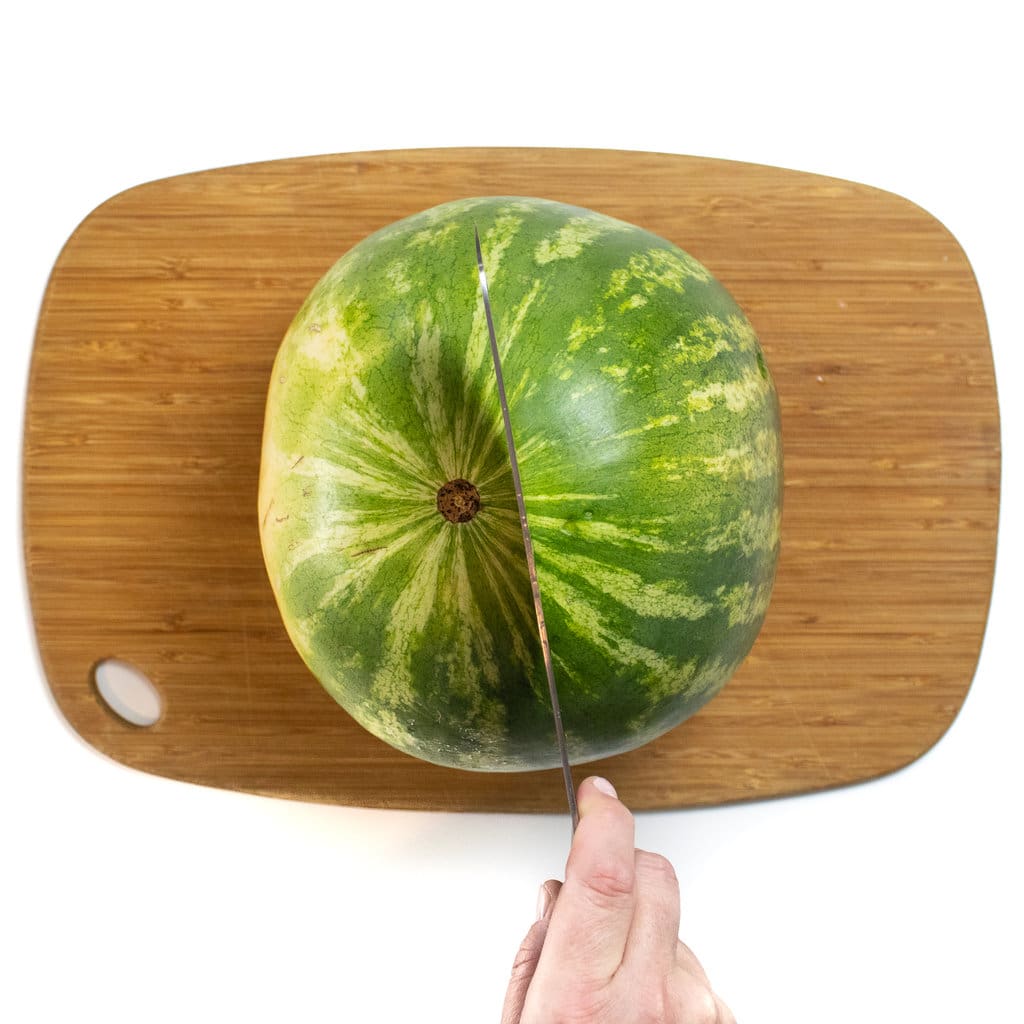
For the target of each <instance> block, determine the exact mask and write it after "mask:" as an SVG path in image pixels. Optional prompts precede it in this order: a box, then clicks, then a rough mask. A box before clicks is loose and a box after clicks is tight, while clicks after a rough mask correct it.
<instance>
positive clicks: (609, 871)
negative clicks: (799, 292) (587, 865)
mask: <svg viewBox="0 0 1024 1024" xmlns="http://www.w3.org/2000/svg"><path fill="white" fill-rule="evenodd" d="M634 884H635V876H634V872H633V870H632V865H627V864H619V863H615V862H612V861H607V862H602V863H600V864H597V865H595V866H594V868H593V869H592V870H591V871H590V872H588V873H587V874H586V875H585V876H584V877H582V878H581V879H580V885H581V887H582V889H583V891H584V893H585V894H586V895H587V897H588V898H589V899H590V900H591V901H593V902H595V903H597V904H598V905H599V906H601V907H605V906H611V905H615V904H618V903H621V902H622V901H623V900H624V899H626V898H628V897H629V896H631V895H632V893H633V887H634Z"/></svg>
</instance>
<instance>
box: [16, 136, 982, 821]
mask: <svg viewBox="0 0 1024 1024" xmlns="http://www.w3.org/2000/svg"><path fill="white" fill-rule="evenodd" d="M486 194H517V195H535V196H543V197H547V198H552V199H558V200H561V201H565V202H570V203H575V204H579V205H582V206H587V207H592V208H594V209H597V210H600V211H602V212H603V213H607V214H610V215H612V216H616V217H621V218H623V219H625V220H629V221H632V222H634V223H637V224H640V225H642V226H644V227H646V228H648V229H650V230H652V231H654V232H656V233H658V234H660V235H663V236H665V237H667V238H669V239H671V240H672V241H674V242H676V243H677V244H679V245H680V246H682V247H683V248H684V249H686V250H687V251H688V252H690V253H692V254H693V255H694V256H696V257H697V258H698V259H699V260H701V261H702V262H703V263H705V264H706V265H707V266H708V267H709V268H710V269H711V271H712V272H713V273H714V274H715V275H716V276H717V277H718V278H719V279H720V280H721V281H722V282H724V283H725V285H726V286H727V287H728V288H729V290H730V291H731V292H732V293H733V295H734V296H735V297H736V299H737V300H738V301H739V303H740V305H741V306H743V308H744V309H745V311H746V312H747V314H748V316H749V317H750V319H751V321H752V322H753V324H754V326H755V328H756V330H757V332H758V334H759V336H760V338H761V341H762V344H763V347H764V350H765V353H766V356H767V359H768V361H769V364H770V366H771V368H772V371H773V373H774V375H775V378H776V383H777V386H778V389H779V395H780V401H781V405H782V416H783V431H784V452H785V476H786V486H785V508H784V517H783V539H782V555H781V561H780V565H779V573H778V581H777V584H776V589H775V595H774V599H773V602H772V606H771V609H770V611H769V613H768V618H767V621H766V624H765V626H764V629H763V631H762V633H761V636H760V638H759V640H758V642H757V644H756V646H755V648H754V650H753V651H752V652H751V654H750V656H749V658H748V659H747V661H746V662H745V664H744V665H743V667H742V668H741V669H740V671H739V672H738V673H737V675H736V676H735V677H734V679H733V680H732V682H731V683H730V684H729V685H728V686H727V687H726V688H725V690H724V691H723V692H722V694H721V695H720V696H719V697H717V698H716V699H715V700H713V701H712V702H711V703H710V704H709V705H707V707H706V708H705V709H704V710H702V711H701V712H700V713H699V714H698V715H696V716H695V717H694V718H692V719H690V720H689V721H688V722H686V723H684V724H683V725H682V726H680V727H678V728H677V729H675V730H673V731H672V732H670V733H669V734H667V735H666V736H664V737H662V738H661V739H659V740H657V741H655V742H654V743H651V744H648V745H647V746H645V747H642V748H640V749H639V750H636V751H633V752H631V753H629V754H625V755H621V756H618V757H615V758H612V759H609V760H606V761H599V762H595V763H594V764H592V765H590V766H587V768H586V769H583V768H577V769H576V775H577V780H579V779H581V778H582V777H583V775H584V774H586V773H590V772H600V773H603V774H607V775H608V776H609V777H611V778H612V779H614V781H615V783H616V786H617V787H618V789H619V792H620V794H621V795H622V796H623V797H624V798H625V799H626V800H627V801H628V802H629V803H630V804H631V805H632V806H633V807H634V808H636V809H649V808H669V807H682V806H689V805H701V804H714V803H720V802H726V801H735V800H743V799H751V798H760V797H767V796H774V795H779V794H788V793H798V792H805V791H812V790H817V789H823V788H826V787H831V786H837V785H842V784H845V783H850V782H855V781H858V780H863V779H868V778H871V777H874V776H878V775H881V774H883V773H886V772H889V771H892V770H894V769H897V768H899V767H901V766H903V765H906V764H907V763H909V762H911V761H913V760H914V759H915V758H917V757H918V756H920V755H921V754H922V753H923V752H925V751H926V750H927V749H928V748H929V747H930V746H931V745H932V744H934V743H935V742H936V741H937V740H938V739H939V738H940V737H941V736H942V734H943V732H944V731H945V730H946V729H947V728H948V726H949V725H950V723H951V722H952V720H953V718H954V717H955V715H956V713H957V710H958V709H959V707H960V705H961V703H962V702H963V700H964V698H965V695H966V693H967V690H968V687H969V685H970V681H971V678H972V676H973V674H974V670H975V666H976V662H977V658H978V654H979V650H980V645H981V640H982V634H983V631H984V628H985V621H986V617H987V612H988V602H989V596H990V591H991V584H992V574H993V562H994V555H995V538H996V522H997V514H998V504H999V473H1000V454H999V424H998V410H997V404H996V392H995V381H994V376H993V366H992V358H991V352H990V349H989V344H988V334H987V329H986V323H985V317H984V312H983V309H982V305H981V300H980V297H979V294H978V289H977V286H976V283H975V280H974V276H973V274H972V272H971V268H970V266H969V264H968V262H967V259H966V258H965V256H964V253H963V252H962V251H961V249H960V247H959V246H958V244H957V242H956V241H955V239H953V237H952V236H951V235H950V234H949V232H948V231H947V230H946V229H945V228H944V227H943V226H942V225H941V224H940V223H939V222H938V221H936V220H935V219H934V218H933V217H931V216H930V215H929V214H927V213H926V212H924V211H923V210H921V209H920V208H918V207H917V206H915V205H913V204H912V203H911V202H908V201H907V200H905V199H902V198H900V197H898V196H895V195H892V194H889V193H886V192H882V191H878V190H876V189H872V188H869V187H866V186H863V185H858V184H853V183H850V182H846V181H840V180H836V179H831V178H824V177H820V176H815V175H809V174H802V173H798V172H794V171H788V170H779V169H775V168H769V167H761V166H755V165H750V164H739V163H732V162H726V161H716V160H707V159H697V158H690V157H682V156H667V155H661V154H650V153H630V152H618V151H581V150H550V149H534V150H529V149H527V150H523V149H517V150H508V149H506V150H502V149H476V150H472V149H450V150H422V151H395V152H381V153H362V154H347V155H339V156H324V157H310V158H303V159H295V160H282V161H275V162H271V163H263V164H255V165H248V166H241V167H231V168H226V169H221V170H215V171H206V172H202V173H197V174H188V175H184V176H181V177H176V178H170V179H167V180H162V181H156V182H152V183H150V184H146V185H141V186H139V187H137V188H133V189H131V190H129V191H127V192H124V193H122V194H120V195H117V196H115V197H114V198H112V199H110V200H108V201H107V202H106V203H104V204H103V205H102V206H100V207H99V208H98V209H97V210H96V211H95V212H93V213H92V214H91V215H90V216H89V217H87V218H86V220H85V221H84V222H83V223H82V224H81V225H80V226H79V227H78V229H77V230H76V231H75V232H74V234H73V235H72V237H71V238H70V240H69V241H68V243H67V245H66V246H65V248H64V250H63V251H62V252H61V254H60V257H59V259H58V261H57V264H56V266H55V268H54V270H53V274H52V277H51V279H50V282H49V286H48V288H47V291H46V296H45V299H44V302H43V307H42V311H41V315H40V319H39V327H38V333H37V336H36V343H35V349H34V353H33V359H32V368H31V375H30V383H29V394H28V401H27V413H26V425H25V440H24V445H25V447H24V495H23V498H24V510H23V521H24V544H25V558H26V569H27V577H28V584H29V594H30V601H31V608H32V613H33V616H34V621H35V626H36V633H37V639H38V645H39V651H40V655H41V658H42V664H43V667H44V671H45V674H46V677H47V680H48V682H49V685H50V688H51V689H52V692H53V695H54V697H55V698H56V701H57V704H58V706H59V708H60V710H61V712H62V713H63V715H64V716H65V717H66V719H67V721H68V722H69V723H70V725H71V726H72V727H73V728H74V729H75V730H76V731H77V732H78V733H79V734H80V735H81V736H82V737H84V738H85V739H86V740H87V741H88V742H89V743H91V744H93V745H94V746H95V747H96V748H98V749H99V750H100V751H102V752H104V753H105V754H107V755H109V756H110V757H112V758H115V759H116V760H118V761H120V762H123V763H124V764H126V765H130V766H132V767H135V768H138V769H142V770H144V771H148V772H154V773H157V774H160V775H164V776H169V777H172V778H176V779H182V780H187V781H191V782H195V783H202V784H207V785H212V786H219V787H224V788H228V789H236V790H244V791H248V792H253V793H261V794H270V795H275V796H281V797H290V798H297V799H304V800H314V801H327V802H336V803H343V804H354V805H366V806H380V807H405V808H424V809H442V810H479V811H483V810H488V811H491V810H502V811H563V810H564V803H565V795H564V791H563V789H562V786H561V781H560V777H559V774H558V772H537V773H522V774H476V773H470V772H461V771H456V770H453V769H447V768H440V767H436V766H433V765H430V764H426V763H423V762H420V761H417V760H414V759H413V758H410V757H408V756H406V755H404V754H400V753H398V752H397V751H394V750H392V749H391V748H390V747H388V746H386V745H385V744H383V743H381V742H380V741H378V740H377V739H375V738H374V737H372V736H370V735H369V734H368V733H366V732H364V731H363V730H362V729H361V728H360V727H359V726H357V725H356V724H355V723H354V722H353V721H352V719H350V718H349V717H348V715H347V714H346V713H345V712H344V711H343V710H342V709H341V708H340V707H338V706H337V705H336V704H335V703H334V702H333V701H332V700H331V698H330V697H328V696H327V694H326V693H325V692H324V691H323V690H322V689H321V688H320V686H319V685H318V684H317V682H316V681H315V680H314V679H313V677H312V676H311V675H310V674H309V672H308V671H307V670H306V668H305V667H304V665H303V664H302V662H301V661H300V660H299V657H298V655H297V654H296V653H295V652H294V650H293V649H292V647H291V645H290V643H289V640H288V638H287V636H286V634H285V631H284V627H283V626H282V624H281V622H280V620H279V618H278V613H277V609H276V607H275V604H274V600H273V596H272V594H271V591H270V586H269V584H268V582H267V579H266V576H265V573H264V569H263V563H262V558H261V553H260V544H259V536H258V523H257V513H256V483H257V473H258V467H259V456H260V438H261V430H262V421H263V409H264V398H265V392H266V386H267V383H268V379H269V373H270V367H271V363H272V360H273V358H274V355H275V353H276V351H277V347H278V344H279V342H280V340H281V338H282V337H283V335H284V332H285V329H286V328H287V326H288V324H289V321H290V320H291V318H292V316H293V314H294V313H295V311H296V310H297V309H298V307H299V305H300V304H301V302H302V301H303V299H304V298H305V296H306V294H307V293H308V291H309V290H310V288H311V287H312V286H313V285H314V284H315V282H316V281H317V280H318V279H319V278H320V276H321V275H322V274H323V273H324V271H326V270H327V268H328V267H329V266H330V265H331V264H332V263H333V262H334V261H335V260H336V259H338V257H340V256H341V255H342V254H343V253H344V252H345V251H346V250H348V249H349V248H350V247H351V246H352V245H354V244H355V243H356V242H358V241H359V240H360V239H362V238H363V237H365V236H366V235H367V234H369V233H370V232H371V231H373V230H375V229H377V228H379V227H381V226H382V225H384V224H386V223H388V222H390V221H393V220H395V219H397V218H399V217H403V216H406V215H408V214H411V213H414V212H416V211H419V210H422V209H424V208H426V207H429V206H432V205H434V204H436V203H440V202H443V201H446V200H449V199H454V198H458V197H463V196H472V195H486ZM109 657H116V658H121V659H125V660H127V661H129V662H131V663H133V664H135V665H137V666H138V667H139V668H141V669H142V670H143V671H144V672H145V673H147V674H148V675H149V676H150V678H151V679H152V680H153V681H154V682H155V684H156V685H157V687H158V688H159V690H160V692H161V694H162V696H163V699H164V704H165V711H164V715H163V717H162V718H161V719H160V721H159V722H157V724H155V725H153V726H151V727H149V728H140V727H138V726H132V725H129V724H127V723H126V722H124V721H123V720H121V719H119V718H118V717H117V716H116V715H114V714H113V713H112V712H111V711H110V710H109V709H108V708H107V707H106V706H105V705H104V703H103V702H102V700H101V699H100V698H99V696H98V694H97V690H96V687H95V682H94V679H93V672H94V666H95V665H96V663H97V662H98V661H100V660H101V659H104V658H109ZM27 682H28V681H26V680H19V681H18V683H19V685H26V684H27Z"/></svg>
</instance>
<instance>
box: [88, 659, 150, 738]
mask: <svg viewBox="0 0 1024 1024" xmlns="http://www.w3.org/2000/svg"><path fill="white" fill-rule="evenodd" d="M93 682H94V683H95V685H96V692H97V693H98V694H99V695H100V699H101V700H102V701H103V703H104V704H106V706H107V707H108V708H109V709H110V710H111V711H113V712H114V714H115V715H117V716H118V718H121V719H123V720H124V721H126V722H128V723H129V724H131V725H138V726H142V727H146V726H150V725H155V724H156V722H157V721H159V719H160V716H161V715H162V714H163V709H164V708H163V704H164V702H163V698H162V697H161V696H160V691H159V690H158V689H157V688H156V686H154V685H153V681H152V680H151V679H150V678H149V677H148V676H147V675H146V674H145V673H144V672H142V671H140V670H139V669H137V668H136V667H135V666H134V665H131V664H129V663H128V662H127V661H121V660H119V659H118V658H106V659H105V660H104V661H101V662H100V663H99V664H98V665H97V666H96V667H95V668H94V669H93Z"/></svg>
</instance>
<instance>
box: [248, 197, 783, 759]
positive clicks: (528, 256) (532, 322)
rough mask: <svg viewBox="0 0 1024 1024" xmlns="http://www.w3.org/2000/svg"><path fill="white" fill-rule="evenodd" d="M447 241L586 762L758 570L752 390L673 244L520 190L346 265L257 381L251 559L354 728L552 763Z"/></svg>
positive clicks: (613, 746)
mask: <svg viewBox="0 0 1024 1024" xmlns="http://www.w3.org/2000/svg"><path fill="white" fill-rule="evenodd" d="M474 227H477V228H478V229H479V232H480V237H481V240H482V246H483V254H484V262H485V267H486V270H487V275H488V284H489V287H490V294H491V302H492V307H493V312H494V319H495V326H496V331H497V336H498V344H499V347H500V351H501V358H502V367H503V370H504V376H505V384H506V388H507V391H508V398H509V406H510V411H511V419H512V425H513V430H514V432H515V437H516V445H517V448H518V453H519V462H520V469H521V474H522V483H523V491H524V495H525V502H526V509H527V514H528V518H529V522H530V526H531V529H532V533H533V541H534V547H535V551H536V561H537V572H538V578H539V582H540V587H541V591H542V593H543V597H544V610H545V615H546V619H547V626H548V633H549V637H550V641H551V647H552V651H553V657H554V669H555V678H556V681H557V684H558V690H559V696H560V701H561V707H562V716H563V720H564V724H565V729H566V734H567V739H568V744H569V751H570V756H571V759H572V760H573V761H574V762H576V763H579V762H585V761H589V760H593V759H595V758H599V757H605V756H608V755H612V754H616V753H620V752H622V751H626V750H630V749H632V748H635V747H637V746H640V745H641V744H644V743H647V742H648V741H650V740H652V739H654V738H655V737H657V736H659V735H660V734H662V733H664V732H665V731H666V730H668V729H670V728H672V727H673V726H675V725H677V724H678V723H679V722H681V721H682V720H683V719H685V718H686V717H687V716H689V715H691V714H692V713H693V712H694V711H696V710H697V709H698V708H700V707H701V706H702V705H703V704H704V703H705V702H706V701H708V700H709V699H710V698H711V697H713V696H714V695H715V694H716V693H717V692H718V691H719V689H720V688H721V687H722V686H723V685H724V684H725V682H726V681H727V680H728V679H729V677H730V676H731V675H732V674H733V673H734V672H735V670H736V669H737V667H738V666H739V664H740V663H741V661H742V660H743V658H744V657H745V656H746V654H747V653H748V651H749V650H750V647H751V645H752V644H753V642H754V639H755V638H756V636H757V633H758V630H759V629H760V627H761V623H762V620H763V618H764V615H765V612H766V610H767V608H768V603H769V599H770V596H771V590H772V583H773V579H774V575H775V565H776V560H777V555H778V550H779V528H780V509H781V493H782V491H781V487H782V466H781V443H780V426H779V411H778V402H777V398H776V393H775V389H774V386H773V383H772V378H771V375H770V373H769V370H768V367H767V366H766V364H765V361H764V357H763V355H762V353H761V349H760V346H759V344H758V341H757V337H756V336H755V333H754V330H753V329H752V327H751V325H750V323H749V322H748V321H747V319H746V317H745V316H744V315H743V313H742V311H741V310H740V309H739V307H738V306H737V304H736V303H735V301H734V300H733V299H732V298H731V297H730V295H729V294H728V292H727V291H726V290H725V288H723V287H722V285H721V284H719V283H718V282H717V281H716V280H715V279H714V278H713V277H712V276H711V274H710V273H709V272H708V271H707V270H706V269H705V268H704V267H703V266H702V265H701V264H700V263H699V262H698V261H697V260H695V259H694V258H693V257H692V256H689V255H688V254H687V253H685V252H683V251H682V250H681V249H679V248H678V247H676V246H675V245H673V244H671V243H670V242H668V241H665V240H664V239H662V238H659V237H658V236H656V235H654V234H651V233H650V232H648V231H644V230H642V229H641V228H639V227H635V226H633V225H630V224H627V223H624V222H622V221H620V220H615V219H612V218H610V217H607V216H603V215H601V214H599V213H595V212H592V211H589V210H585V209H581V208H579V207H573V206H567V205H564V204H561V203H556V202H550V201H546V200H541V199H530V198H521V197H486V198H478V199H466V200H459V201H456V202H451V203H446V204H444V205H442V206H437V207H435V208H433V209H430V210H427V211H425V212H423V213H419V214H417V215H415V216H412V217H409V218H407V219H405V220H402V221H399V222H397V223H395V224H392V225H390V226H388V227H385V228H383V229H382V230H380V231H378V232H376V233H375V234H373V235H371V236H370V237H368V238H366V239H365V240H364V241H362V242H360V243H359V244H358V245H356V246H355V247H354V248H353V249H351V250H350V251H349V252H347V253H346V254H345V255H344V256H343V257H342V258H341V259H340V260H339V261H338V262H337V263H336V264H335V265H334V266H333V267H332V268H331V269H330V270H329V271H328V272H327V274H326V275H325V276H324V277H323V279H322V280H321V281H320V282H319V283H318V284H317V285H316V287H315V288H314V289H313V291H312V293H311V294H310V295H309V297H308V298H307V300H306V302H305V303H304V305H303V306H302V308H301V309H300V310H299V312H298V313H297V315H296V316H295V319H294V321H293V322H292V324H291V326H290V328H289V330H288V332H287V334H286V336H285V338H284V340H283V342H282V344H281V348H280V351H279V353H278V355H277V359H276V362H275V364H274V369H273V375H272V379H271V381H270V389H269V394H268V400H267V411H266V421H265V428H264V437H263V452H262V463H261V472H260V487H259V520H260V532H261V538H262V545H263V552H264V558H265V561H266V565H267V570H268V573H269V577H270V582H271V585H272V587H273V591H274V594H275V596H276V598H277V602H278V606H279V608H280V612H281V616H282V619H283V621H284V624H285V627H286V628H287V631H288V634H289V636H290V637H291V640H292V642H293V643H294V645H295V647H296V649H297V650H298V652H299V654H300V655H301V656H302V658H303V659H304V661H305V662H306V664H307V665H308V667H309V668H310V670H311V671H312V673H313V674H314V675H315V676H316V677H317V678H318V679H319V681H320V683H321V684H322V685H323V686H324V687H325V688H326V690H327V691H328V692H329V693H330V694H331V696H332V697H334V698H335V699H336V700H337V701H338V703H339V704H341V705H342V706H343V707H344V708H345V709H346V710H347V711H348V713H349V714H350V715H351V716H352V717H353V718H354V719H355V720H356V721H357V722H359V723H360V724H361V725H362V726H364V727H365V728H366V729H368V730H369V731H370V732H371V733H373V734H375V735H376V736H378V737H380V739H382V740H384V741H386V742H387V743H389V744H391V745H393V746H394V747H397V748H398V749H400V750H403V751H405V752H407V753H409V754H411V755H413V756H415V757H417V758H421V759H424V760H427V761H431V762H434V763H437V764H442V765H449V766H452V767H458V768H464V769H475V770H491V771H513V770H524V769H536V768H546V767H551V766H553V765H556V764H557V763H558V752H557V746H556V744H555V737H554V729H553V724H552V714H551V706H550V701H549V696H548V690H547V684H546V678H545V673H544V667H543V660H542V656H541V650H540V644H539V641H538V637H537V624H536V619H535V615H534V609H533V604H532V601H531V590H530V582H529V578H528V575H527V569H526V562H525V557H524V549H523V540H522V535H521V533H520V526H519V519H518V515H517V512H516V501H515V494H514V491H513V486H512V478H511V471H510V466H509V459H508V454H507V450H506V446H505V438H504V432H503V427H502V420H501V411H500V407H499V404H498V396H497V388H496V382H495V375H494V368H493V365H492V362H491V355H490V349H489V342H488V335H487V327H486V321H485V316H484V307H483V301H482V296H481V290H480V282H479V279H478V275H477V267H476V260H475V248H474V238H473V232H474Z"/></svg>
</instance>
